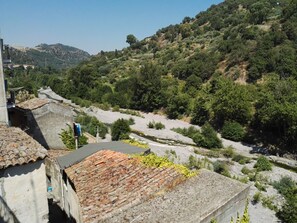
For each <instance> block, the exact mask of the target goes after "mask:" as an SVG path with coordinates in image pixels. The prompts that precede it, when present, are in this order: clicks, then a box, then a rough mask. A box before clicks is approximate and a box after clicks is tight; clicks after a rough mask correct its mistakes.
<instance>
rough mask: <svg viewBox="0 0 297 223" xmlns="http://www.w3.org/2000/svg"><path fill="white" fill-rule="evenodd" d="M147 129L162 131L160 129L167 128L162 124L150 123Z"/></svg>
mask: <svg viewBox="0 0 297 223" xmlns="http://www.w3.org/2000/svg"><path fill="white" fill-rule="evenodd" d="M147 127H148V128H150V129H156V130H160V129H164V128H165V125H163V124H162V123H161V122H156V123H155V122H154V121H153V122H149V123H148V124H147Z"/></svg>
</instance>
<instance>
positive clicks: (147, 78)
mask: <svg viewBox="0 0 297 223" xmlns="http://www.w3.org/2000/svg"><path fill="white" fill-rule="evenodd" d="M161 86H162V85H161V74H160V68H159V67H158V66H156V65H154V64H152V63H149V64H145V65H144V66H142V68H141V70H140V75H139V77H138V78H137V79H136V83H135V89H134V94H133V97H132V107H133V108H135V109H140V110H143V111H148V112H151V111H153V110H154V109H159V108H160V107H161V106H162V105H163V104H164V98H163V95H162V93H161V92H162V91H161V90H162V87H161Z"/></svg>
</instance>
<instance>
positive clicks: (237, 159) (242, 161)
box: [232, 154, 251, 165]
mask: <svg viewBox="0 0 297 223" xmlns="http://www.w3.org/2000/svg"><path fill="white" fill-rule="evenodd" d="M232 160H233V161H235V162H237V163H239V164H241V165H243V164H246V163H249V162H250V161H251V159H250V158H248V157H246V156H243V155H240V154H236V155H235V156H234V157H233V158H232Z"/></svg>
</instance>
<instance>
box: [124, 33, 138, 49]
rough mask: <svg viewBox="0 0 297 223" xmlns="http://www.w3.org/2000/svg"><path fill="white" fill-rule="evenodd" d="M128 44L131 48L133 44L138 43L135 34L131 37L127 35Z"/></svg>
mask: <svg viewBox="0 0 297 223" xmlns="http://www.w3.org/2000/svg"><path fill="white" fill-rule="evenodd" d="M126 42H127V43H128V44H130V46H131V45H132V44H135V43H137V39H136V37H135V36H134V35H133V34H129V35H127V39H126Z"/></svg>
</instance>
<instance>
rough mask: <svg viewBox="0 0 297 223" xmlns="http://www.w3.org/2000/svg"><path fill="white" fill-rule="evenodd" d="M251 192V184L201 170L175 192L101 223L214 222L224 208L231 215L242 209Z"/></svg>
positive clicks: (114, 215) (141, 204)
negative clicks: (232, 212)
mask: <svg viewBox="0 0 297 223" xmlns="http://www.w3.org/2000/svg"><path fill="white" fill-rule="evenodd" d="M248 190H249V185H247V184H242V183H240V182H238V181H236V180H232V179H230V178H227V177H224V176H222V175H219V174H217V173H214V172H211V171H209V170H205V169H201V170H199V174H198V175H197V176H195V177H192V178H190V179H188V180H187V181H185V182H184V183H183V184H180V185H178V186H177V187H174V188H173V189H172V190H171V191H169V192H167V193H163V194H161V195H160V196H158V197H156V198H155V199H150V200H147V201H145V202H142V203H140V204H139V205H135V206H133V207H131V208H130V209H129V210H125V211H121V210H119V211H118V212H117V213H113V214H112V215H110V216H109V218H105V219H104V220H103V221H101V222H102V223H116V222H133V223H140V222H142V223H143V222H152V223H157V222H210V219H209V217H210V216H211V215H212V214H213V213H216V212H217V211H218V209H219V208H220V207H225V208H226V215H228V212H229V213H230V210H231V209H232V207H236V208H238V207H237V206H239V203H240V202H239V201H242V202H243V203H245V202H246V197H247V194H248ZM229 208H230V209H229ZM156 209H157V210H161V211H156ZM237 211H238V210H237ZM235 213H236V212H235ZM207 219H209V220H208V221H207ZM227 219H228V218H227ZM229 221H230V219H228V222H229Z"/></svg>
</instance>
